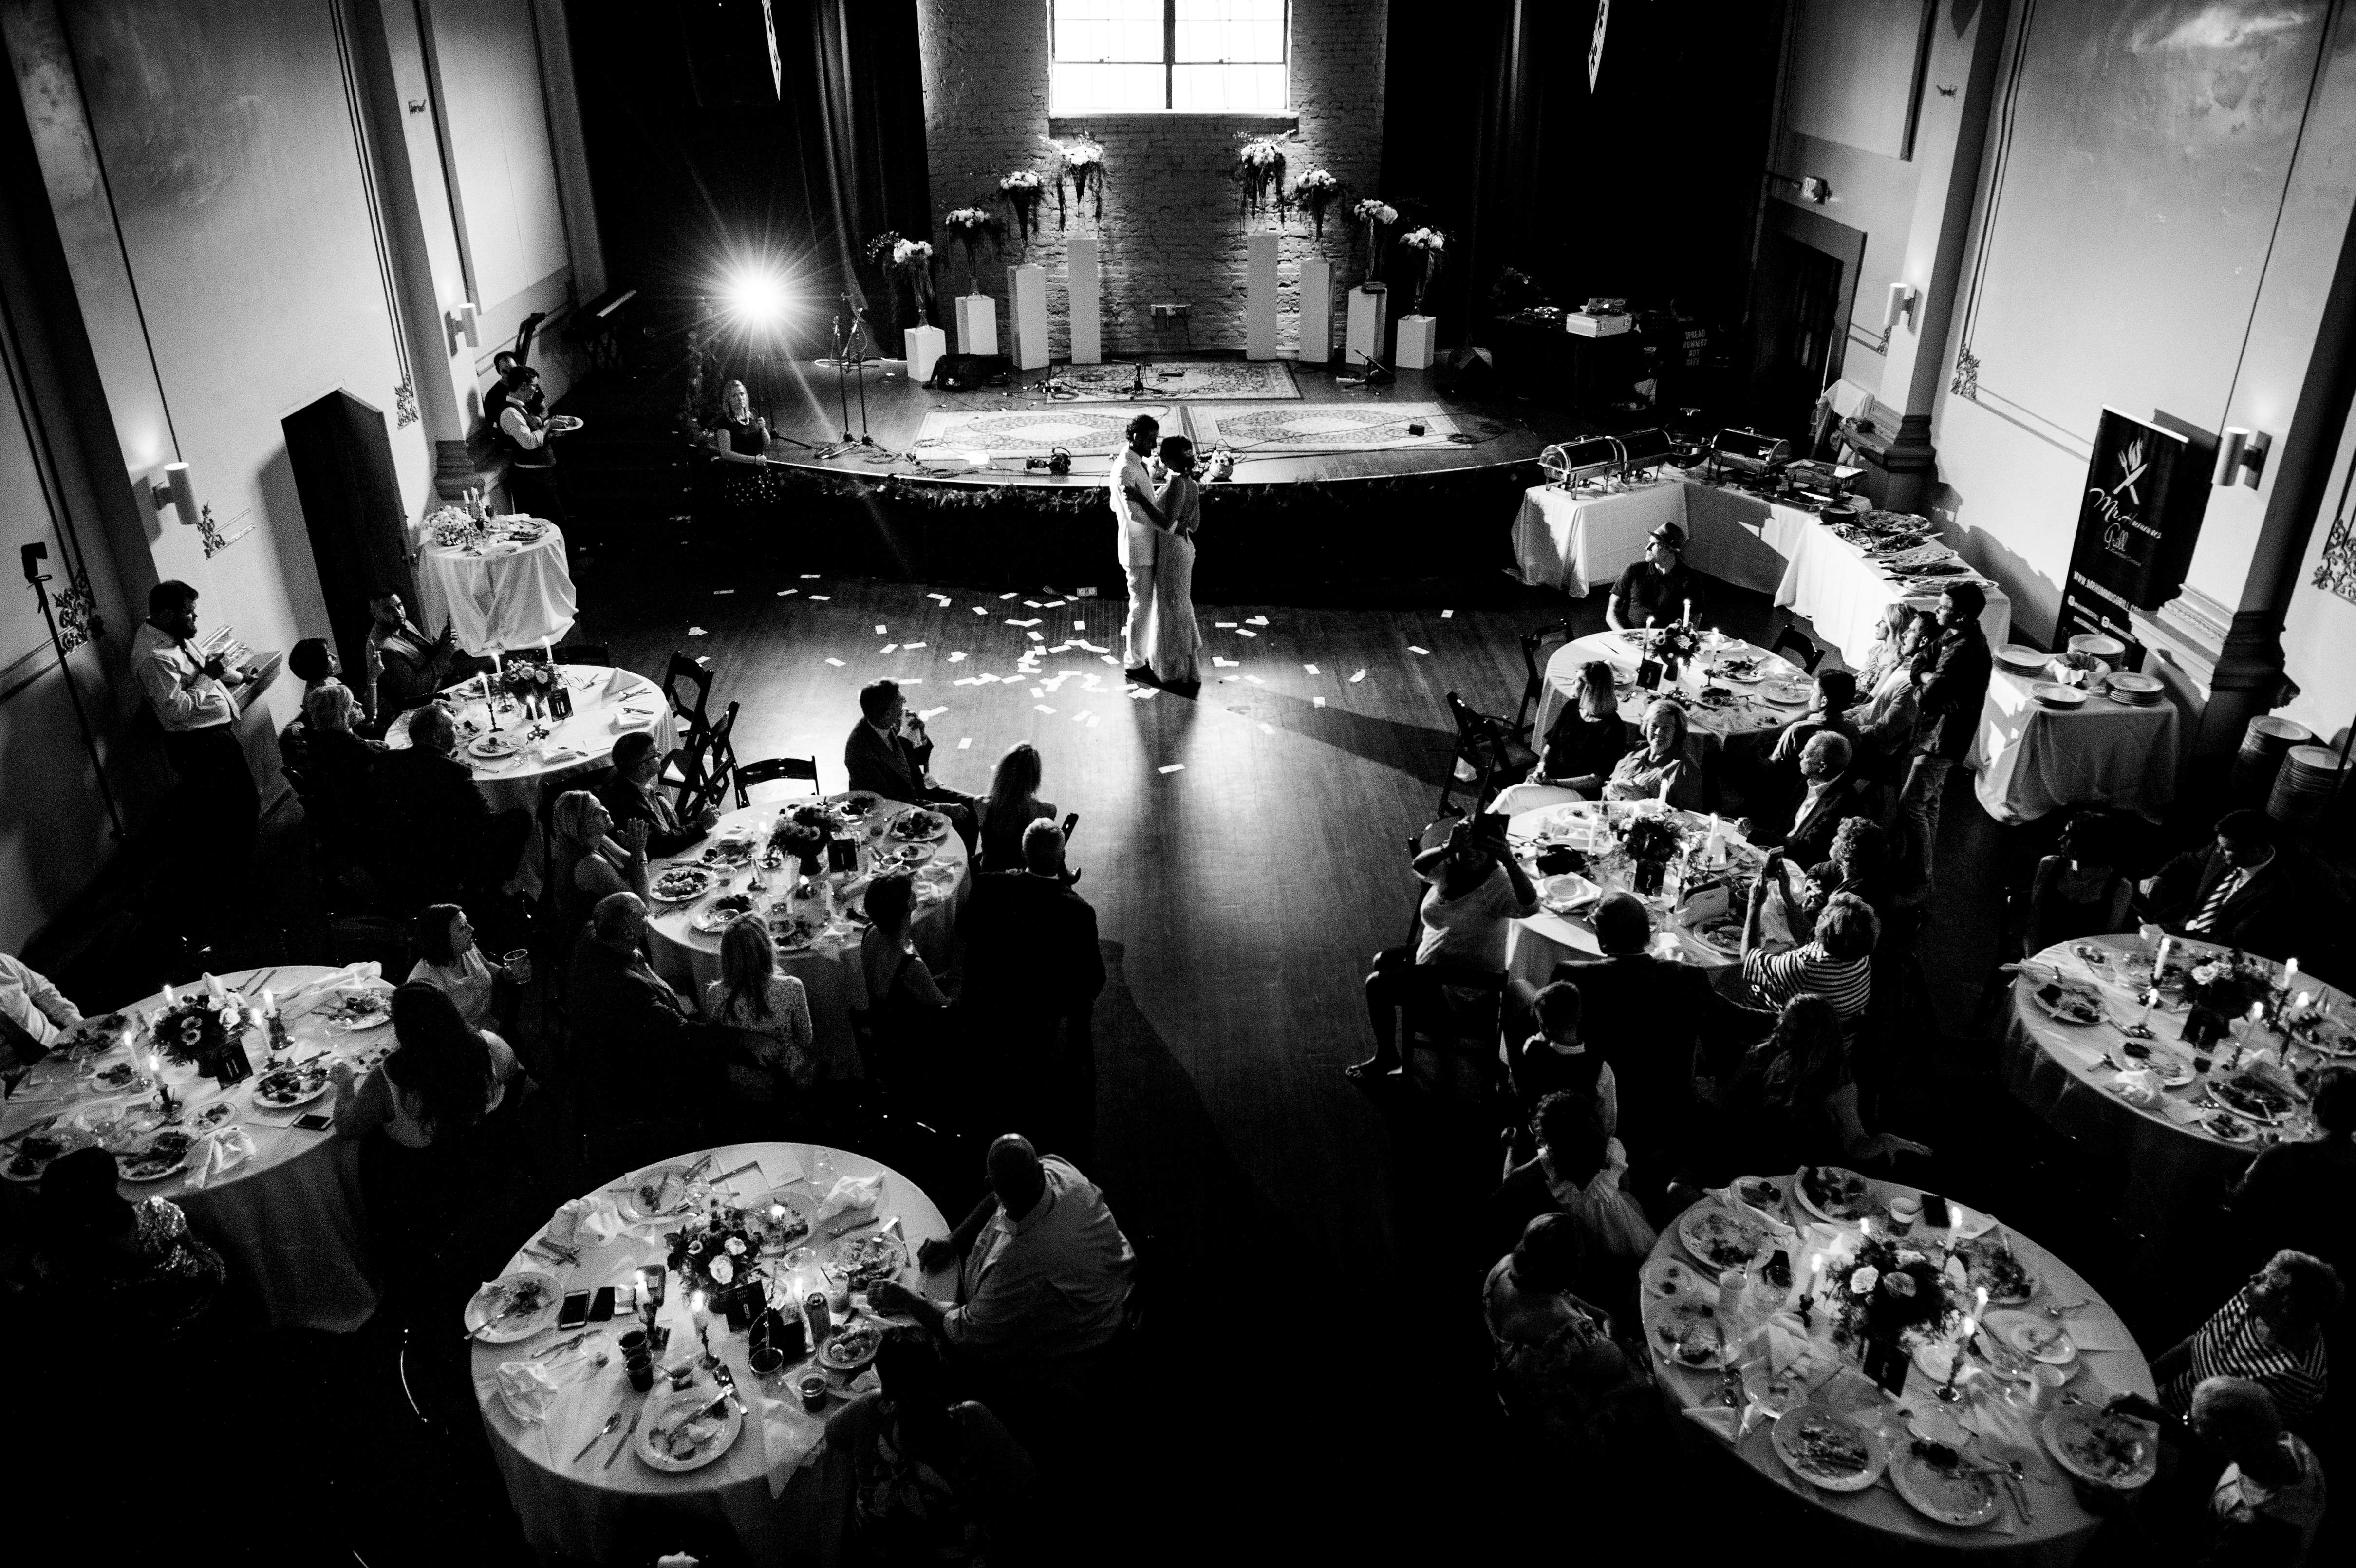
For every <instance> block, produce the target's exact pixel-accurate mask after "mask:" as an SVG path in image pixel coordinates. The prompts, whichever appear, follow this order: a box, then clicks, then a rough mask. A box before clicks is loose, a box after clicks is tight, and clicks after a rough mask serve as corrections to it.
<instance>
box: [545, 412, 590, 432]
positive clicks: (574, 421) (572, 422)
mask: <svg viewBox="0 0 2356 1568" xmlns="http://www.w3.org/2000/svg"><path fill="white" fill-rule="evenodd" d="M587 423H588V421H587V420H584V419H583V418H582V417H581V416H580V415H579V414H577V413H552V414H550V415H549V416H548V427H549V428H550V429H551V430H562V431H565V432H567V433H570V432H572V431H575V430H578V429H580V428H581V427H582V426H583V425H584V424H587Z"/></svg>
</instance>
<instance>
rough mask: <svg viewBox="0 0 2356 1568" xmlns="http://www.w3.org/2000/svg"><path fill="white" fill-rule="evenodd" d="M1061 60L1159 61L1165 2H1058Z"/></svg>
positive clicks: (1057, 38)
mask: <svg viewBox="0 0 2356 1568" xmlns="http://www.w3.org/2000/svg"><path fill="white" fill-rule="evenodd" d="M1055 58H1056V59H1058V60H1159V59H1161V58H1162V0H1055Z"/></svg>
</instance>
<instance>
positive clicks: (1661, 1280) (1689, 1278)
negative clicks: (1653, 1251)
mask: <svg viewBox="0 0 2356 1568" xmlns="http://www.w3.org/2000/svg"><path fill="white" fill-rule="evenodd" d="M1636 1277H1637V1278H1638V1279H1639V1280H1641V1281H1643V1282H1644V1289H1645V1291H1646V1292H1647V1293H1648V1294H1653V1295H1657V1296H1665V1297H1676V1296H1697V1297H1699V1298H1701V1299H1702V1300H1704V1301H1715V1300H1717V1299H1718V1282H1717V1281H1715V1280H1713V1279H1710V1278H1708V1277H1707V1276H1706V1275H1704V1274H1703V1273H1701V1272H1700V1271H1699V1270H1697V1269H1696V1268H1695V1267H1694V1266H1693V1265H1692V1264H1691V1263H1688V1262H1686V1261H1685V1260H1684V1259H1683V1258H1670V1257H1660V1258H1647V1259H1646V1260H1645V1261H1644V1267H1643V1268H1641V1269H1639V1270H1637V1271H1636Z"/></svg>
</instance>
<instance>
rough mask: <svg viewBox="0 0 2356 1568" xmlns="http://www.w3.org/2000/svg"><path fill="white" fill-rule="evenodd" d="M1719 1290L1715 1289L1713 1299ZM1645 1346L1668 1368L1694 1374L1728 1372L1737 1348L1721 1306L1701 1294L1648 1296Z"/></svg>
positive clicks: (1645, 1308) (1645, 1318)
mask: <svg viewBox="0 0 2356 1568" xmlns="http://www.w3.org/2000/svg"><path fill="white" fill-rule="evenodd" d="M1715 1294H1716V1287H1715V1286H1713V1287H1712V1288H1711V1295H1712V1296H1714V1295H1715ZM1643 1309H1644V1310H1643V1316H1644V1343H1645V1344H1647V1345H1649V1346H1651V1347H1652V1348H1653V1354H1654V1355H1655V1356H1657V1357H1659V1358H1660V1359H1661V1360H1662V1361H1663V1362H1664V1363H1665V1364H1666V1365H1669V1366H1672V1367H1685V1368H1688V1369H1692V1370H1694V1371H1699V1372H1715V1371H1720V1370H1722V1369H1724V1368H1725V1366H1726V1363H1727V1358H1728V1357H1729V1356H1730V1355H1731V1354H1733V1352H1734V1346H1733V1345H1731V1344H1730V1343H1729V1342H1728V1334H1727V1327H1726V1325H1725V1324H1723V1323H1721V1322H1720V1321H1719V1316H1718V1304H1717V1302H1716V1301H1715V1300H1713V1299H1711V1296H1705V1295H1702V1294H1689V1295H1674V1296H1664V1295H1655V1294H1651V1293H1649V1292H1648V1293H1646V1294H1645V1295H1644V1301H1643Z"/></svg>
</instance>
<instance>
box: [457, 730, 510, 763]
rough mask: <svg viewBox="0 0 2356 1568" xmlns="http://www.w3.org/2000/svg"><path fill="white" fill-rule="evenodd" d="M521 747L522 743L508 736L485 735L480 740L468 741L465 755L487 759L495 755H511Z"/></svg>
mask: <svg viewBox="0 0 2356 1568" xmlns="http://www.w3.org/2000/svg"><path fill="white" fill-rule="evenodd" d="M522 749H523V746H522V744H521V743H520V742H519V741H517V740H516V739H514V737H512V736H506V735H487V736H483V737H482V738H481V739H480V740H477V741H474V742H472V743H470V744H469V745H468V746H467V747H466V755H467V756H469V757H482V758H483V759H484V760H486V761H489V760H491V759H493V758H496V757H513V756H514V755H516V753H518V752H519V751H521V750H522Z"/></svg>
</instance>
